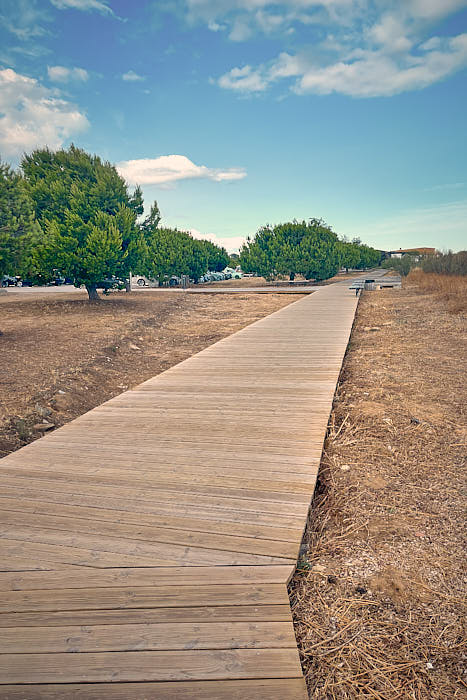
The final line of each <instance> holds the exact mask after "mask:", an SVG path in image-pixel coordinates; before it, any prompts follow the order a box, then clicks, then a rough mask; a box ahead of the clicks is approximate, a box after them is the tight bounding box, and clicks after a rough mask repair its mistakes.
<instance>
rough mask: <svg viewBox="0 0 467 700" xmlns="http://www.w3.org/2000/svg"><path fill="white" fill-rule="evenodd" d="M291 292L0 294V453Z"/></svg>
mask: <svg viewBox="0 0 467 700" xmlns="http://www.w3.org/2000/svg"><path fill="white" fill-rule="evenodd" d="M299 298H301V297H300V295H290V296H289V295H286V294H281V295H279V294H277V295H276V294H268V295H264V294H258V295H255V294H246V295H236V296H235V297H230V296H222V297H219V296H211V295H185V294H180V293H176V292H175V293H170V292H169V293H167V294H164V295H154V294H152V293H151V292H138V294H131V295H126V294H125V293H124V292H122V293H115V294H111V295H110V296H109V297H107V298H105V299H103V300H102V301H101V302H100V303H98V304H89V302H88V301H87V300H86V294H85V293H84V294H83V293H81V294H79V293H78V294H76V293H73V294H70V295H67V294H63V293H60V294H55V295H53V294H50V293H48V294H47V297H46V298H35V299H34V298H31V297H29V296H28V298H27V299H25V300H24V301H18V300H16V298H12V297H10V298H8V297H7V296H6V295H4V296H2V298H1V303H0V329H1V331H2V335H0V356H1V363H0V384H1V387H2V392H1V395H0V456H4V455H5V454H8V452H11V451H12V450H14V449H17V448H18V447H20V446H21V445H24V444H26V443H28V442H30V441H32V440H34V439H35V438H37V437H39V436H40V435H41V434H42V433H41V431H40V430H39V429H38V428H34V426H39V425H40V424H41V423H43V422H44V421H46V422H49V423H51V424H53V425H55V426H60V425H62V424H63V423H65V422H67V421H69V420H71V419H73V418H75V417H76V416H78V415H81V414H82V413H84V412H85V411H88V410H90V409H91V408H93V407H94V406H97V405H99V404H101V403H102V402H103V401H106V400H107V399H109V398H111V397H112V396H115V395H116V394H119V393H121V392H122V391H124V390H125V389H127V388H128V387H131V386H134V385H136V384H139V383H140V382H142V381H144V380H146V379H149V378H150V377H152V376H154V375H156V374H158V373H160V372H162V371H163V370H165V369H167V368H168V367H171V366H172V365H174V364H176V363H177V362H180V361H182V360H184V359H185V358H187V357H189V356H190V355H192V354H194V353H196V352H198V351H199V350H202V349H203V348H205V347H206V346H208V345H211V344H212V343H214V342H216V341H217V340H220V339H221V338H223V337H225V336H227V335H230V334H231V333H234V332H235V331H237V330H239V329H240V328H243V327H244V326H246V325H248V324H250V323H252V322H253V321H256V320H257V319H259V318H261V317H263V316H266V315H267V314H269V313H272V312H273V311H276V310H277V309H280V308H282V307H283V306H286V305H287V304H289V303H291V302H294V301H297V300H298V299H299Z"/></svg>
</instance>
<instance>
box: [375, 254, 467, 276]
mask: <svg viewBox="0 0 467 700" xmlns="http://www.w3.org/2000/svg"><path fill="white" fill-rule="evenodd" d="M382 266H383V267H385V268H387V269H393V270H396V271H397V272H398V273H399V274H401V275H403V276H406V275H408V274H409V272H410V271H411V270H413V269H414V268H420V269H421V270H423V272H435V273H437V274H440V275H467V251H466V250H461V251H459V253H452V252H448V253H436V254H435V255H425V256H421V255H417V254H416V253H413V254H410V253H406V254H405V255H403V256H402V257H401V258H387V259H386V260H385V261H384V262H383V264H382Z"/></svg>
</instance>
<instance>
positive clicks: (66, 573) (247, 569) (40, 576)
mask: <svg viewBox="0 0 467 700" xmlns="http://www.w3.org/2000/svg"><path fill="white" fill-rule="evenodd" d="M293 571H294V566H215V567H212V566H193V567H188V568H184V567H163V568H154V567H146V568H134V569H129V568H126V569H111V570H107V571H92V570H91V571H90V570H88V569H85V570H80V569H79V568H77V567H69V568H68V569H63V570H59V571H47V572H40V573H37V572H35V571H25V572H20V573H14V574H9V573H0V590H2V591H34V590H38V589H39V590H47V589H50V590H59V589H61V588H90V587H92V588H113V587H115V586H117V587H118V586H123V585H125V586H132V587H135V586H172V585H173V584H174V582H175V583H176V585H177V587H180V586H198V585H205V584H206V583H209V585H211V586H213V585H226V584H229V585H231V584H234V583H237V584H264V583H267V584H269V583H284V584H287V583H288V582H289V579H290V577H291V576H292V574H293Z"/></svg>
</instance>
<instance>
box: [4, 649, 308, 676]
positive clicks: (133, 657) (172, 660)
mask: <svg viewBox="0 0 467 700" xmlns="http://www.w3.org/2000/svg"><path fill="white" fill-rule="evenodd" d="M301 674H302V672H301V668H300V663H299V660H298V654H297V650H296V649H235V650H231V649H229V650H220V651H216V650H212V651H211V650H209V651H205V650H203V649H197V650H195V651H186V650H177V651H139V652H138V653H134V652H100V653H97V654H96V653H92V652H90V653H87V654H79V653H78V654H41V653H38V654H1V655H0V679H1V682H3V683H5V684H10V683H26V684H28V683H57V682H58V683H59V682H62V683H63V682H66V683H80V682H81V683H82V682H86V683H105V682H109V681H112V682H113V683H117V682H120V683H121V682H125V681H177V680H178V681H186V680H227V679H245V678H300V676H301Z"/></svg>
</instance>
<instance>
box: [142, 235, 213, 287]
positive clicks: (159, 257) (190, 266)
mask: <svg viewBox="0 0 467 700" xmlns="http://www.w3.org/2000/svg"><path fill="white" fill-rule="evenodd" d="M146 244H147V249H148V255H147V258H146V265H145V268H146V270H145V271H146V274H147V275H148V277H151V278H153V279H157V280H159V282H162V281H163V280H164V279H166V278H167V277H169V278H170V277H172V276H173V275H188V276H189V277H190V278H191V279H194V280H195V282H197V281H198V279H199V278H200V277H201V275H203V274H204V273H205V272H206V270H207V269H208V254H207V252H206V250H205V248H204V246H203V245H202V241H197V240H195V239H194V238H192V237H191V236H190V234H189V233H186V232H185V231H178V230H177V229H169V228H157V227H155V228H154V229H153V230H152V231H151V232H148V233H147V234H146ZM219 250H220V249H219Z"/></svg>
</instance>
